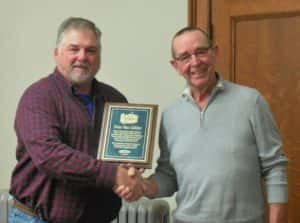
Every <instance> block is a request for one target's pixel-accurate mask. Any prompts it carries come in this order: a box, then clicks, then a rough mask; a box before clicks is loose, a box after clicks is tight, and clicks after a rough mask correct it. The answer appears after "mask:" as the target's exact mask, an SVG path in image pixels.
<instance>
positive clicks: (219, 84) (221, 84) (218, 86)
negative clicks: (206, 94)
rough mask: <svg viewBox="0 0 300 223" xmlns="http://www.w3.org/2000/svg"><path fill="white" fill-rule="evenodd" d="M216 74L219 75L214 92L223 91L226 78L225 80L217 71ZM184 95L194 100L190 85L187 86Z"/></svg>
mask: <svg viewBox="0 0 300 223" xmlns="http://www.w3.org/2000/svg"><path fill="white" fill-rule="evenodd" d="M215 74H216V77H217V84H216V86H215V87H214V89H213V90H212V94H215V93H216V92H218V91H222V90H224V88H225V85H224V80H223V78H222V76H221V75H220V73H218V72H216V73H215ZM182 97H184V98H188V99H192V100H194V99H193V96H192V92H191V88H190V86H186V87H185V89H184V90H183V92H182Z"/></svg>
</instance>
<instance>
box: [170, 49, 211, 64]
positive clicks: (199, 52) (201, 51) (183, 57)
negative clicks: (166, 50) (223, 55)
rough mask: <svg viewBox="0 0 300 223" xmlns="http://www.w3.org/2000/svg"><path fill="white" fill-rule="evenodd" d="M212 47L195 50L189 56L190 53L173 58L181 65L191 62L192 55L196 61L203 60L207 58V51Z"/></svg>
mask: <svg viewBox="0 0 300 223" xmlns="http://www.w3.org/2000/svg"><path fill="white" fill-rule="evenodd" d="M211 48H212V47H200V48H197V49H196V50H195V52H194V53H192V54H190V53H183V54H181V55H179V56H177V57H174V59H175V60H177V61H179V62H181V63H183V64H187V63H189V62H190V61H191V59H192V56H193V55H194V56H195V57H196V58H197V59H198V58H203V57H205V56H207V54H208V51H209V50H210V49H211Z"/></svg>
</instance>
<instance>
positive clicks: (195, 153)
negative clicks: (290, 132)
mask: <svg viewBox="0 0 300 223" xmlns="http://www.w3.org/2000/svg"><path fill="white" fill-rule="evenodd" d="M159 144H160V150H161V155H160V158H159V159H158V166H157V168H156V171H155V173H154V174H153V175H152V178H153V179H154V180H155V181H156V182H157V184H158V186H159V194H158V197H162V196H171V195H172V194H173V193H174V192H177V194H176V202H177V208H176V210H175V211H174V218H175V219H178V220H181V221H183V222H193V223H200V222H201V223H263V216H264V198H263V189H262V186H261V185H262V184H261V183H262V178H264V179H265V181H266V194H267V202H268V203H286V202H287V176H286V165H287V158H286V157H285V156H284V154H283V152H282V148H281V146H282V145H281V139H280V135H279V132H278V129H277V127H276V124H275V122H274V120H273V117H272V114H271V112H270V109H269V107H268V105H267V103H266V102H265V100H264V98H263V97H262V96H261V94H260V93H259V92H257V91H256V90H255V89H251V88H248V87H244V86H240V85H237V84H233V83H230V82H228V81H224V80H222V79H219V81H218V83H217V85H216V87H215V89H214V90H213V92H212V94H211V97H210V99H209V102H208V104H207V106H206V107H205V109H204V110H203V111H201V110H200V109H199V107H198V106H197V105H196V103H195V102H194V100H193V98H192V97H191V94H190V92H189V89H188V88H187V89H186V90H185V91H184V93H183V95H182V97H181V98H180V99H179V100H177V101H176V102H175V103H174V104H173V105H172V106H171V107H169V108H168V109H166V111H164V112H163V115H162V120H161V128H160V136H159Z"/></svg>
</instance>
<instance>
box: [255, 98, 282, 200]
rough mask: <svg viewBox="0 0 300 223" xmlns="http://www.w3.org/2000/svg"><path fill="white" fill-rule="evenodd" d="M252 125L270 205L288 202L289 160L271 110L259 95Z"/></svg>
mask: <svg viewBox="0 0 300 223" xmlns="http://www.w3.org/2000/svg"><path fill="white" fill-rule="evenodd" d="M251 123H252V126H253V130H254V135H255V139H256V144H257V149H258V154H259V159H260V163H261V171H262V176H263V177H264V179H265V183H266V193H267V201H268V203H286V202H287V197H288V193H287V173H286V166H287V162H288V160H287V158H286V156H285V155H284V153H283V151H282V141H281V138H280V133H279V130H278V128H277V126H276V123H275V121H274V118H273V116H272V113H271V111H270V108H269V106H268V104H267V102H266V101H265V99H264V98H263V97H262V96H261V95H260V94H258V96H257V98H256V104H255V107H254V112H253V115H252V116H251Z"/></svg>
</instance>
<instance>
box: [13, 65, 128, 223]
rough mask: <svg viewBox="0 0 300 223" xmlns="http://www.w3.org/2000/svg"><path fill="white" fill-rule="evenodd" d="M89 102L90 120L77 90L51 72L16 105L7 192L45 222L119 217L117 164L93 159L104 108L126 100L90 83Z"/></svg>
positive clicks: (88, 222) (84, 221)
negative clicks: (12, 163) (13, 155)
mask: <svg viewBox="0 0 300 223" xmlns="http://www.w3.org/2000/svg"><path fill="white" fill-rule="evenodd" d="M92 99H93V115H92V118H90V116H89V114H88V110H87V108H86V107H85V106H84V104H83V103H82V102H81V101H80V97H79V96H78V94H76V90H75V89H74V88H73V87H72V86H71V85H70V84H69V83H67V82H66V81H65V79H64V78H63V76H62V75H61V74H60V73H59V72H58V71H57V70H55V71H54V73H53V74H50V75H49V76H48V77H46V78H43V79H41V80H40V81H38V82H36V83H34V84H33V85H31V86H30V87H29V88H28V89H27V90H26V91H25V93H24V95H23V96H22V98H21V100H20V102H19V105H18V109H17V113H16V119H15V131H16V135H17V139H18V142H17V153H16V157H17V161H18V162H17V165H16V167H15V169H14V171H13V173H12V178H11V188H10V193H11V194H12V195H13V196H14V197H15V198H16V199H17V200H19V201H20V202H22V203H23V204H25V205H26V206H28V207H30V208H32V209H33V210H34V212H35V213H36V214H37V215H38V216H39V217H41V218H42V219H43V220H45V221H48V222H51V223H75V222H78V223H79V222H80V223H100V222H109V221H110V220H111V219H113V218H114V217H115V216H116V215H117V214H118V211H119V208H120V205H121V200H120V199H119V198H118V197H117V196H116V195H115V194H114V193H113V191H112V187H113V185H114V183H115V182H114V181H115V175H116V165H114V164H110V163H105V162H101V161H98V160H96V154H97V147H98V141H99V135H100V128H101V121H102V113H103V106H104V103H105V102H108V101H109V102H126V98H125V97H124V96H123V95H122V94H121V93H119V92H118V91H117V90H116V89H114V88H112V87H110V86H108V85H106V84H104V83H101V82H98V81H97V80H94V81H93V86H92Z"/></svg>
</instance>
